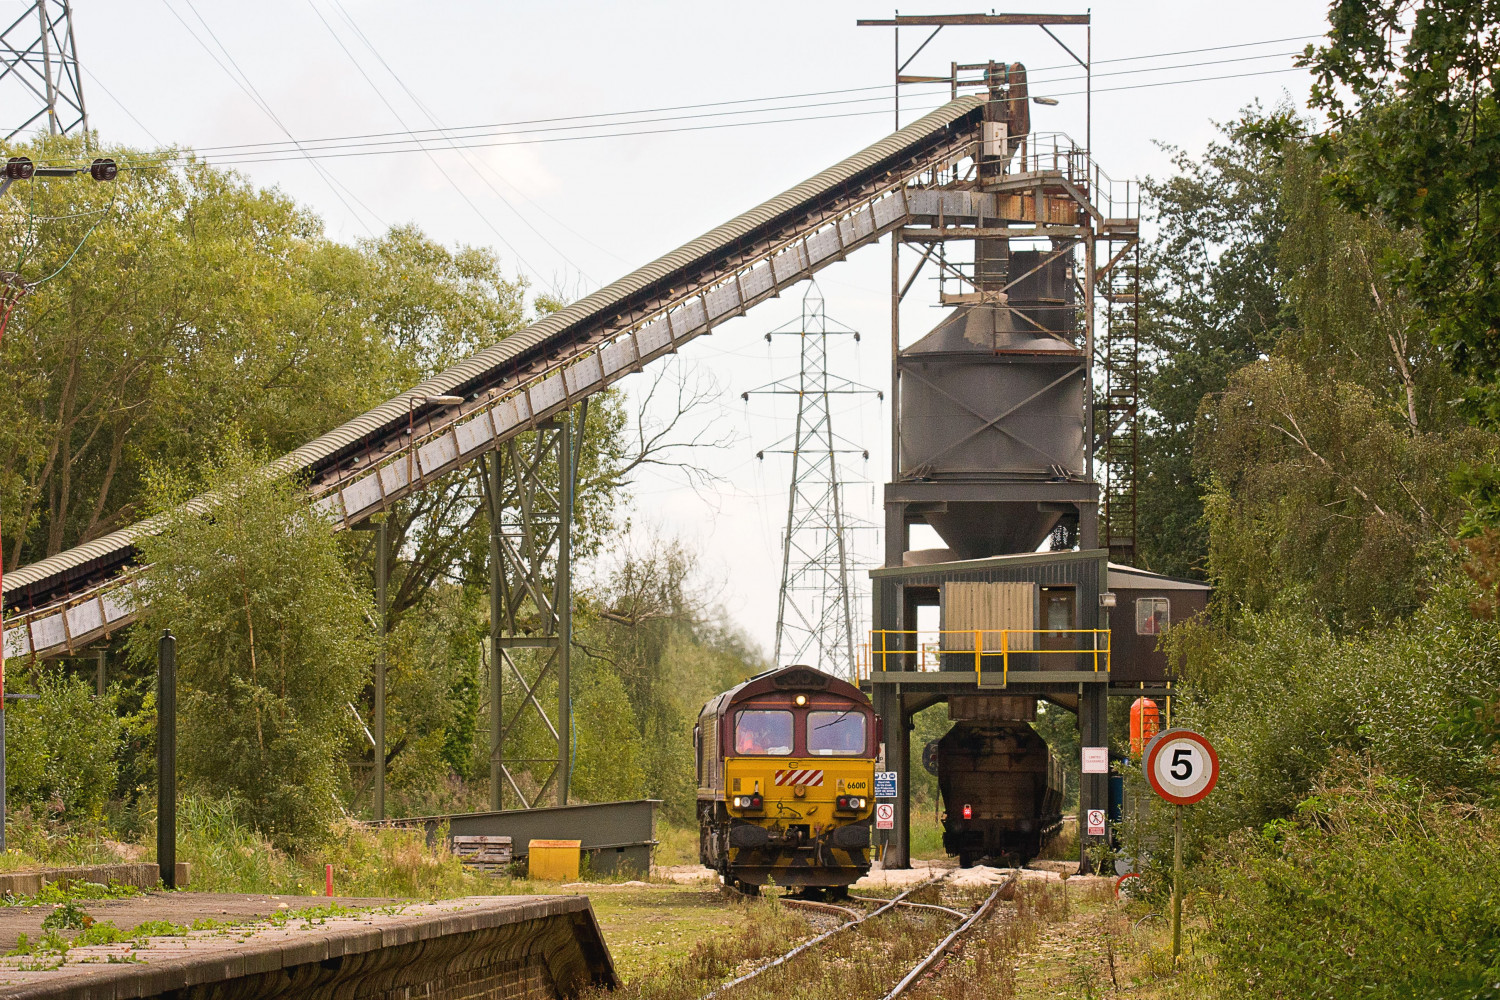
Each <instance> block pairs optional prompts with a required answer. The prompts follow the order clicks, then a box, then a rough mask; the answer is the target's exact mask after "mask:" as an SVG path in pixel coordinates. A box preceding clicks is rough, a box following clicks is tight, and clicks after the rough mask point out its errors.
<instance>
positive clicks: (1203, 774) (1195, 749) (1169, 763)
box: [1145, 729, 1219, 806]
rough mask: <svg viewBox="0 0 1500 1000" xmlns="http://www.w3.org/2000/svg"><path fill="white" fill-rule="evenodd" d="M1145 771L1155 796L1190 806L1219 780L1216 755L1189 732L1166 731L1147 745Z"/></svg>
mask: <svg viewBox="0 0 1500 1000" xmlns="http://www.w3.org/2000/svg"><path fill="white" fill-rule="evenodd" d="M1145 770H1146V780H1147V781H1149V782H1150V783H1151V788H1152V789H1153V790H1154V791H1155V792H1156V794H1157V795H1160V796H1161V797H1162V798H1164V799H1166V800H1167V801H1168V802H1171V803H1173V804H1175V805H1179V806H1190V805H1192V804H1193V803H1195V802H1198V801H1201V800H1202V799H1203V797H1204V796H1206V795H1207V794H1208V793H1209V792H1211V791H1213V787H1214V785H1215V784H1216V783H1217V782H1218V780H1219V755H1218V754H1217V753H1215V752H1214V748H1213V745H1212V744H1210V743H1209V742H1208V740H1206V739H1204V738H1203V737H1202V736H1200V735H1199V734H1197V733H1195V732H1193V731H1192V730H1190V729H1168V730H1167V731H1166V732H1164V733H1161V734H1160V735H1158V736H1157V737H1156V739H1154V740H1152V741H1151V742H1150V744H1148V745H1147V747H1146V760H1145Z"/></svg>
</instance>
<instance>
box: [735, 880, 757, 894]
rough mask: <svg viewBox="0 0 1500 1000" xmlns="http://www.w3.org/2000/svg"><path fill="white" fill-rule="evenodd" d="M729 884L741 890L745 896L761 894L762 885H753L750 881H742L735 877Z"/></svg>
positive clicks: (738, 890)
mask: <svg viewBox="0 0 1500 1000" xmlns="http://www.w3.org/2000/svg"><path fill="white" fill-rule="evenodd" d="M729 884H730V886H731V887H732V888H733V889H735V891H737V892H739V893H740V894H741V895H743V896H759V895H760V886H758V885H752V884H751V883H749V882H742V881H740V880H739V879H734V880H733V881H731V882H730V883H729Z"/></svg>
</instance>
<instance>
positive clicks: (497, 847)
mask: <svg viewBox="0 0 1500 1000" xmlns="http://www.w3.org/2000/svg"><path fill="white" fill-rule="evenodd" d="M451 846H452V850H453V853H454V854H455V855H457V857H458V860H460V861H462V862H463V863H464V864H466V865H468V866H469V867H470V868H477V869H479V870H480V871H482V872H485V873H487V874H490V875H504V874H505V873H506V871H507V869H509V868H510V863H511V860H512V852H511V842H510V838H509V837H454V838H452V843H451Z"/></svg>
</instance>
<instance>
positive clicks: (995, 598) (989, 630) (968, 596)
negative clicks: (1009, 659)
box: [942, 580, 1037, 653]
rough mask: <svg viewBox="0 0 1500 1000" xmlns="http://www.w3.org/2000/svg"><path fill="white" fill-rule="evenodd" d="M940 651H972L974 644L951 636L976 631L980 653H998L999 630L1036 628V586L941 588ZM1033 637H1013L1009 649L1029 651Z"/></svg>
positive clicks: (961, 584) (956, 584)
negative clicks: (982, 647)
mask: <svg viewBox="0 0 1500 1000" xmlns="http://www.w3.org/2000/svg"><path fill="white" fill-rule="evenodd" d="M942 600H943V631H944V632H945V633H948V634H945V635H944V636H943V640H944V642H943V648H944V649H969V650H972V649H973V648H974V640H973V639H972V638H971V637H969V636H965V635H955V634H953V633H956V632H962V631H966V630H969V629H978V630H980V634H981V641H982V642H983V644H984V651H985V652H987V653H998V652H1000V650H1001V645H1002V641H1001V635H1000V632H999V630H1000V629H1034V628H1036V605H1037V585H1036V584H1035V583H1030V582H1025V581H1003V582H997V583H978V582H968V581H962V580H951V581H948V582H947V583H945V584H943V598H942ZM1035 645H1036V639H1035V636H1032V635H1031V634H1029V632H1028V633H1021V634H1013V635H1011V637H1010V648H1011V649H1032V648H1034V647H1035Z"/></svg>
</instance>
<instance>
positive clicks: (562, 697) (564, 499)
mask: <svg viewBox="0 0 1500 1000" xmlns="http://www.w3.org/2000/svg"><path fill="white" fill-rule="evenodd" d="M559 423H560V426H559V428H558V432H557V478H558V479H559V480H561V482H560V483H559V485H560V487H561V489H560V490H559V494H560V495H559V497H558V511H557V519H558V525H557V577H556V580H555V583H554V586H555V587H556V591H555V593H556V597H555V598H554V603H553V607H554V608H556V609H557V715H558V719H557V804H558V805H560V806H565V805H567V804H568V786H569V785H570V784H571V783H572V778H573V775H572V767H571V765H572V760H571V759H570V758H571V757H572V755H573V738H572V732H573V704H572V685H571V683H570V679H569V666H570V662H569V661H570V659H571V657H570V656H569V653H571V651H572V645H573V564H572V546H571V545H570V544H569V538H570V536H571V535H572V534H573V479H574V467H573V455H572V452H573V449H572V444H573V441H572V425H573V415H572V413H570V412H568V411H564V412H563V414H562V416H561V418H560V421H559Z"/></svg>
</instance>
